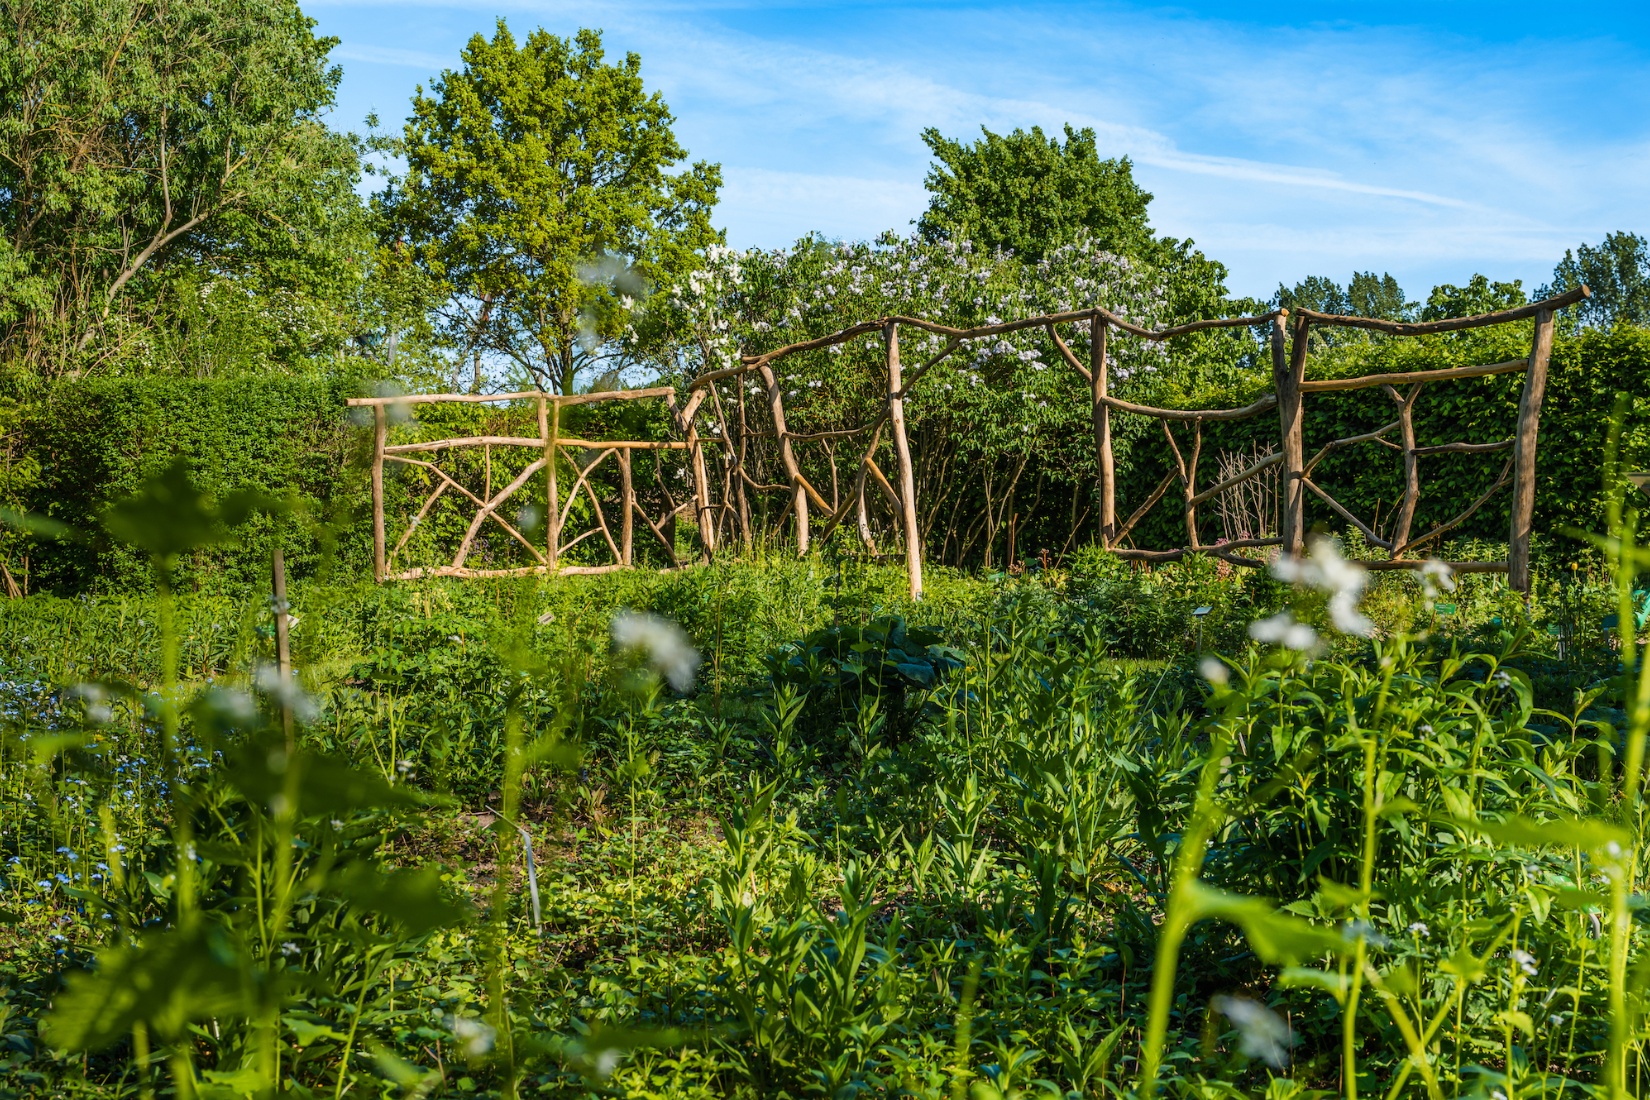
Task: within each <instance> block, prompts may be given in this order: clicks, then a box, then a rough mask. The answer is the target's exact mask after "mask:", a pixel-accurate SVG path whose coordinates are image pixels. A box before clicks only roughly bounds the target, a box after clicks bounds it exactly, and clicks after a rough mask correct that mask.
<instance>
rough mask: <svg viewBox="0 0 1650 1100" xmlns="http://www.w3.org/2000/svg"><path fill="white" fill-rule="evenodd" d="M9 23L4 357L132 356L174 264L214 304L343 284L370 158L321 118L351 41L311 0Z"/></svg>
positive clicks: (119, 2)
mask: <svg viewBox="0 0 1650 1100" xmlns="http://www.w3.org/2000/svg"><path fill="white" fill-rule="evenodd" d="M0 29H3V33H0V200H3V201H0V356H3V357H5V358H7V359H11V360H14V361H17V360H21V361H23V362H25V363H27V364H29V365H31V366H33V367H34V368H36V369H38V370H42V371H45V372H47V373H55V372H58V371H63V370H77V369H82V368H84V367H85V366H86V365H88V362H90V363H96V362H97V361H99V360H100V359H106V358H108V357H110V356H115V355H118V354H121V353H122V351H123V343H124V340H125V335H126V329H127V327H128V326H127V324H126V322H128V321H129V320H131V319H132V318H134V317H137V318H140V317H141V315H142V314H143V313H144V312H145V311H150V312H152V311H154V310H162V311H164V310H165V308H166V307H165V301H166V299H167V294H166V288H167V285H168V283H167V280H166V279H165V278H162V277H160V276H159V275H158V273H160V272H162V271H164V270H165V269H166V268H167V267H168V265H170V264H174V263H175V264H177V265H178V266H177V270H178V272H179V273H181V274H184V275H186V276H187V279H188V281H190V282H191V284H192V286H193V292H194V294H195V296H196V298H197V300H198V299H199V297H200V295H201V294H202V293H203V292H204V288H205V286H206V284H209V283H210V282H211V280H212V279H213V278H216V277H220V276H222V277H235V276H245V275H248V274H256V275H257V276H258V278H259V279H260V280H261V282H260V287H259V288H260V290H268V289H278V288H280V287H282V286H289V285H292V284H295V283H296V284H306V285H308V284H314V283H316V282H317V281H319V282H320V283H322V284H328V285H327V286H324V287H323V294H330V295H332V296H333V297H337V296H338V292H339V287H338V286H337V285H335V284H338V283H340V282H347V281H348V280H349V278H350V277H351V272H350V271H349V270H348V269H349V267H350V265H351V263H352V262H354V261H355V260H357V259H358V258H359V256H358V254H357V255H353V256H352V255H347V254H346V253H348V252H349V249H348V247H347V244H348V242H347V240H345V237H346V236H347V231H348V229H349V227H348V226H344V225H341V224H340V221H341V220H342V221H348V220H349V219H350V218H352V217H353V216H354V212H357V211H359V209H360V204H359V202H358V201H357V200H356V199H355V198H354V195H353V193H352V184H353V181H354V179H355V172H356V167H357V161H356V157H355V152H354V148H353V146H352V144H351V143H350V141H349V139H348V138H347V137H345V136H344V135H340V134H337V133H335V132H333V131H331V130H329V129H328V128H327V127H326V126H325V125H324V123H323V122H322V120H321V114H322V112H323V111H324V110H325V109H326V108H327V107H328V106H330V104H331V103H332V99H333V92H334V89H335V87H336V86H337V82H338V78H339V71H338V70H337V69H336V68H334V67H330V66H329V65H328V63H327V53H328V51H329V50H330V49H331V48H332V46H333V45H334V44H335V42H336V40H335V39H330V38H322V37H317V36H316V35H315V33H314V22H313V21H312V20H310V19H309V18H307V17H306V16H305V15H304V14H303V12H302V11H300V10H299V8H298V5H297V4H296V3H295V2H294V0H168V2H167V3H152V2H147V0H55V2H51V3H42V2H37V0H20V2H18V3H12V4H7V5H4V6H3V7H0ZM355 274H358V272H356V273H355ZM174 319H175V315H174ZM287 320H288V322H289V323H290V321H291V318H288V319H287ZM299 327H303V326H299ZM88 356H89V357H90V358H89V359H88Z"/></svg>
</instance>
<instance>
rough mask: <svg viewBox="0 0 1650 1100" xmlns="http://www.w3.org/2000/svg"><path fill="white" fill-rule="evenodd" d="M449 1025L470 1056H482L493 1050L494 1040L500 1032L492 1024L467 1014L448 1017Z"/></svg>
mask: <svg viewBox="0 0 1650 1100" xmlns="http://www.w3.org/2000/svg"><path fill="white" fill-rule="evenodd" d="M447 1027H448V1029H449V1030H450V1031H452V1033H453V1038H454V1039H457V1040H458V1043H459V1046H460V1047H461V1048H462V1049H463V1051H464V1054H465V1056H466V1057H468V1058H480V1057H481V1056H482V1055H484V1054H486V1053H488V1052H489V1051H491V1050H492V1049H493V1040H494V1039H495V1038H496V1037H497V1034H498V1033H497V1032H496V1031H494V1030H493V1025H492V1024H489V1023H487V1022H485V1021H483V1020H473V1019H470V1018H468V1017H465V1016H450V1017H448V1019H447Z"/></svg>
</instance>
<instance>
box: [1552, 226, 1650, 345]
mask: <svg viewBox="0 0 1650 1100" xmlns="http://www.w3.org/2000/svg"><path fill="white" fill-rule="evenodd" d="M1578 286H1585V287H1587V288H1588V289H1589V290H1591V291H1592V292H1593V296H1592V297H1591V298H1589V299H1588V300H1587V301H1584V302H1581V303H1579V304H1578V305H1577V306H1576V307H1575V308H1576V315H1577V316H1578V317H1579V318H1580V319H1581V323H1582V324H1583V325H1589V326H1594V327H1597V328H1609V327H1610V326H1612V325H1617V324H1627V325H1650V242H1646V241H1645V239H1644V238H1643V237H1641V236H1640V235H1638V234H1637V233H1626V232H1621V233H1606V234H1605V235H1604V240H1602V241H1600V242H1599V243H1598V244H1596V245H1590V244H1583V245H1581V246H1579V247H1578V248H1576V249H1575V251H1573V252H1572V251H1571V250H1570V249H1565V250H1564V258H1563V259H1562V260H1560V261H1559V262H1558V266H1556V267H1555V268H1553V284H1552V287H1551V288H1550V289H1548V288H1543V292H1542V293H1541V294H1538V295H1537V297H1545V296H1546V295H1547V294H1563V293H1565V292H1566V291H1569V290H1574V289H1575V288H1576V287H1578Z"/></svg>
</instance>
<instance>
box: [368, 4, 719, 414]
mask: <svg viewBox="0 0 1650 1100" xmlns="http://www.w3.org/2000/svg"><path fill="white" fill-rule="evenodd" d="M604 57H605V55H604V52H603V49H602V43H601V36H600V34H599V33H597V32H595V31H590V30H583V31H580V32H579V33H578V35H577V36H576V37H575V38H574V39H571V40H569V39H562V38H558V37H556V36H555V35H552V34H549V33H548V32H546V31H544V30H542V29H541V30H536V31H534V32H533V33H531V34H530V35H528V36H527V39H526V41H525V42H523V43H521V44H520V45H519V46H518V45H517V43H516V39H515V37H514V36H513V35H512V34H511V33H510V31H509V28H508V27H506V26H505V23H504V21H503V20H502V19H501V20H500V21H499V24H498V30H497V32H496V33H495V34H494V36H493V38H492V40H491V41H488V40H487V39H485V38H483V37H482V36H481V35H476V36H475V37H474V38H472V39H471V40H470V42H469V44H468V45H466V46H465V48H464V52H463V63H464V65H463V68H462V69H460V70H456V71H455V70H449V71H447V72H445V73H443V74H442V75H441V76H440V77H439V78H438V79H437V81H436V83H435V84H434V86H433V87H432V89H431V94H430V95H425V94H424V92H423V89H422V88H421V89H420V90H419V92H418V94H417V95H416V96H414V99H413V114H412V117H411V118H410V119H408V121H407V126H406V131H405V136H404V138H403V139H402V140H401V141H400V142H399V143H394V144H393V146H392V148H393V151H394V152H395V153H397V154H399V155H400V156H403V157H405V159H406V162H407V172H406V175H405V176H403V177H401V178H399V179H394V180H392V181H391V184H390V186H389V187H388V188H387V189H386V190H385V191H384V193H383V194H382V195H381V196H379V200H378V201H379V205H380V209H381V210H382V212H383V214H384V217H385V219H386V225H385V233H386V234H387V237H388V239H389V240H393V241H395V242H397V245H398V248H397V251H396V252H395V253H394V255H395V256H396V257H397V258H400V257H402V256H403V255H404V258H405V260H406V261H407V262H410V263H413V264H416V265H417V266H418V267H419V268H420V269H422V270H423V271H424V272H425V273H427V275H428V276H429V278H431V279H432V280H434V281H435V282H436V283H438V284H439V285H441V286H442V287H443V289H444V290H445V292H446V293H447V294H448V295H450V297H449V299H448V302H447V305H446V307H445V324H446V327H447V330H448V332H449V334H450V336H451V338H452V340H453V342H454V343H455V344H456V345H457V346H458V347H459V348H460V349H461V350H462V352H463V353H466V354H468V353H474V354H478V355H479V354H481V353H483V352H485V353H488V354H491V355H493V356H496V357H498V358H499V359H500V360H501V361H502V362H503V363H504V364H505V365H506V368H507V369H508V371H509V372H510V373H511V374H512V375H513V376H515V377H522V378H531V379H533V380H534V382H535V384H537V385H539V386H541V387H544V388H547V389H555V390H557V391H559V392H562V393H572V392H574V387H575V384H576V381H577V376H578V374H579V372H580V370H581V369H587V368H589V367H591V366H592V365H594V364H596V363H597V362H599V360H598V358H597V357H596V356H595V355H594V352H595V350H596V348H597V347H598V346H600V345H602V344H606V343H609V342H612V341H616V340H620V339H621V338H622V337H624V336H625V334H626V333H627V331H628V332H631V334H632V336H633V335H634V332H633V321H632V316H631V315H632V311H633V307H634V304H635V301H636V300H638V299H641V298H643V297H645V296H646V293H647V291H648V289H649V288H650V287H652V286H655V285H659V284H662V283H665V282H668V281H670V280H671V279H673V278H675V277H676V276H677V275H678V274H680V273H682V272H683V271H684V269H685V268H687V267H688V266H689V265H691V264H692V263H693V262H694V255H695V253H697V252H698V251H700V250H702V249H703V248H704V247H705V246H707V245H710V244H713V243H716V242H717V241H719V240H720V239H721V238H720V234H719V233H717V232H716V231H715V230H713V229H712V228H711V225H710V220H709V218H710V208H711V207H712V206H713V205H714V204H715V202H716V189H717V187H718V186H720V184H721V173H720V170H719V169H718V168H717V167H716V166H715V165H711V164H707V163H704V162H697V163H695V164H694V165H692V167H690V168H689V169H687V170H686V171H683V172H680V173H677V174H675V175H672V174H670V173H668V172H667V169H668V168H670V167H671V166H672V165H674V164H675V163H677V162H678V161H680V160H681V159H682V158H683V157H685V156H686V155H687V154H686V151H685V150H684V149H683V148H682V147H681V145H680V144H679V143H678V142H677V140H676V137H675V134H674V133H673V132H672V130H671V123H672V121H673V119H672V116H671V114H670V110H669V108H668V107H667V106H666V105H665V102H664V99H663V98H662V97H661V96H660V95H659V93H658V92H654V93H652V94H649V93H647V92H646V90H645V89H644V88H643V85H642V78H641V59H640V58H639V57H637V55H635V54H629V55H627V56H626V57H625V59H624V61H623V62H622V63H620V64H617V65H614V64H608V63H607V62H606V61H605V60H604ZM402 243H404V244H405V246H406V247H405V252H404V253H402V252H401V251H400V250H399V245H400V244H402ZM598 373H602V372H598Z"/></svg>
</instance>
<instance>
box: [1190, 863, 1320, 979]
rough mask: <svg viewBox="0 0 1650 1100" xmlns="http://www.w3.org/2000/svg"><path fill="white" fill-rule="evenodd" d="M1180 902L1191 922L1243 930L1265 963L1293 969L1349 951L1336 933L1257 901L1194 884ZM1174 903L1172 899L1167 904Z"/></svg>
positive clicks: (1256, 899) (1264, 902) (1198, 883)
mask: <svg viewBox="0 0 1650 1100" xmlns="http://www.w3.org/2000/svg"><path fill="white" fill-rule="evenodd" d="M1179 900H1183V901H1185V902H1186V903H1188V906H1189V908H1190V910H1191V912H1192V913H1193V914H1194V916H1193V919H1194V920H1198V919H1202V918H1204V917H1218V918H1220V919H1221V920H1225V921H1230V922H1231V923H1233V924H1235V925H1237V926H1239V927H1240V928H1242V929H1243V933H1244V935H1245V936H1247V937H1248V940H1249V946H1250V947H1251V948H1253V949H1254V952H1255V954H1256V955H1258V956H1260V958H1261V959H1262V961H1264V962H1269V963H1283V964H1286V965H1294V964H1296V963H1299V962H1301V961H1302V960H1304V959H1310V958H1316V957H1317V956H1319V955H1325V954H1340V953H1343V952H1346V951H1348V950H1350V949H1351V947H1352V941H1350V940H1348V939H1346V938H1345V937H1343V936H1341V935H1340V934H1339V933H1337V932H1333V931H1330V930H1329V929H1327V928H1323V927H1320V926H1319V925H1316V924H1311V923H1309V922H1307V921H1304V920H1301V919H1300V918H1299V917H1292V916H1289V915H1288V914H1286V913H1283V912H1280V911H1279V910H1277V909H1275V908H1273V907H1272V905H1271V904H1270V903H1269V902H1266V901H1263V900H1261V899H1260V898H1250V897H1244V896H1242V895H1240V894H1228V893H1226V892H1225V891H1222V890H1216V889H1213V888H1212V887H1208V886H1205V885H1203V884H1202V883H1201V882H1193V883H1191V884H1189V885H1188V886H1187V888H1186V891H1185V893H1184V895H1183V896H1182V898H1181V899H1179ZM1174 901H1175V899H1171V902H1170V904H1174Z"/></svg>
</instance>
